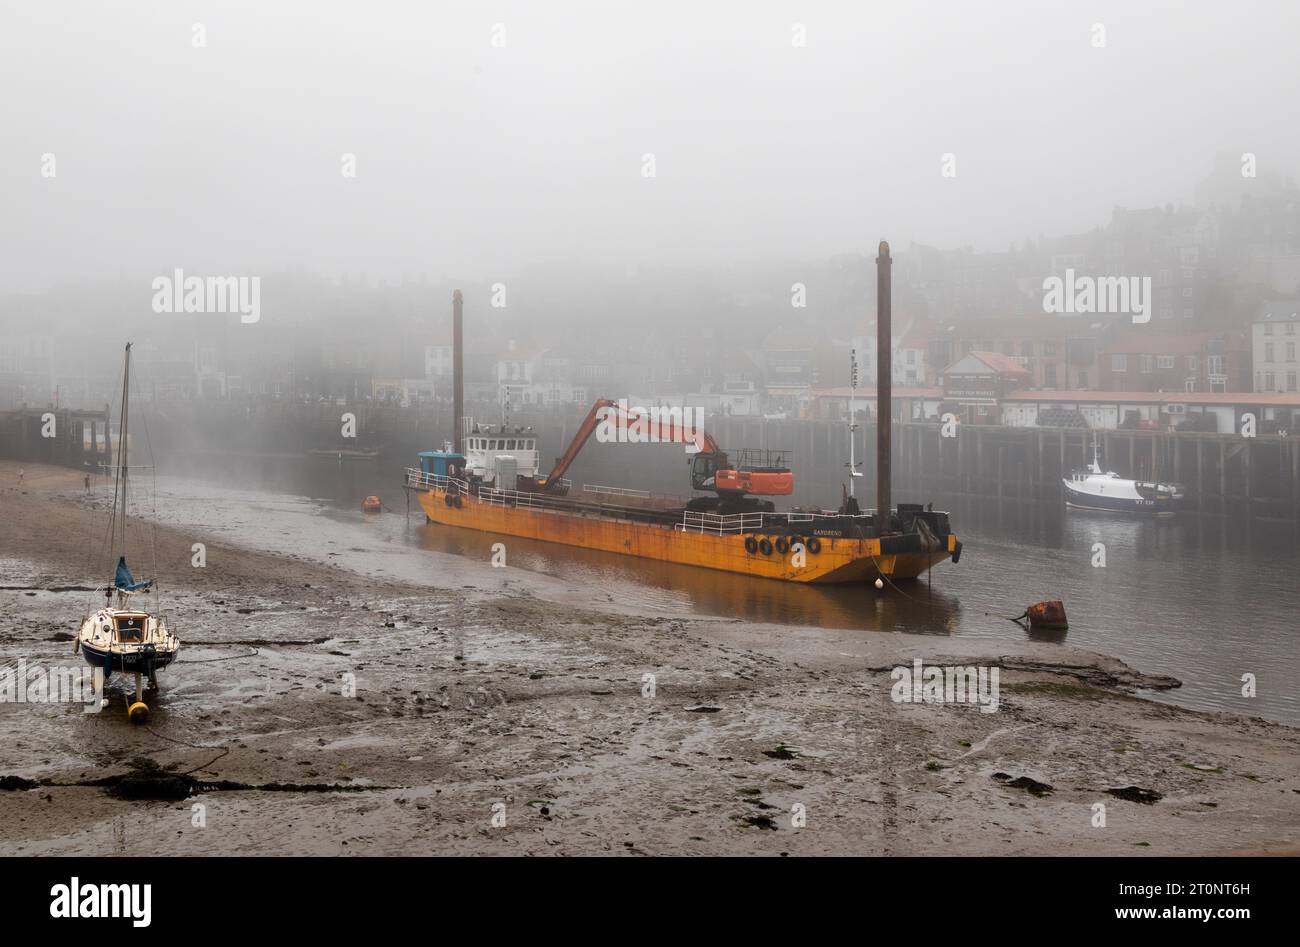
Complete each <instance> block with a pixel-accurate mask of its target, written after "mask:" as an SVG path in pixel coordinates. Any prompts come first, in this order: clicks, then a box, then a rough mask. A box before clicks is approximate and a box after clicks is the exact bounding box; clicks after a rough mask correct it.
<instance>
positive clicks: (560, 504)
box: [478, 487, 582, 512]
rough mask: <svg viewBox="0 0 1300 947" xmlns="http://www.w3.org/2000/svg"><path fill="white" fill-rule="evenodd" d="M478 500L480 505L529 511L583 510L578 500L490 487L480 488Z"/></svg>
mask: <svg viewBox="0 0 1300 947" xmlns="http://www.w3.org/2000/svg"><path fill="white" fill-rule="evenodd" d="M478 499H479V502H480V503H486V504H488V505H489V506H513V507H522V508H523V509H528V510H563V511H566V512H578V511H581V510H582V504H581V503H579V502H578V501H577V500H570V499H567V498H565V497H558V496H549V495H547V494H544V493H526V492H524V491H522V490H494V489H492V488H490V487H480V488H479V491H478Z"/></svg>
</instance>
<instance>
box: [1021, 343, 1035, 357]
mask: <svg viewBox="0 0 1300 947" xmlns="http://www.w3.org/2000/svg"><path fill="white" fill-rule="evenodd" d="M1020 354H1021V355H1023V356H1024V357H1025V358H1031V357H1032V356H1033V354H1034V343H1033V342H1021V343H1020Z"/></svg>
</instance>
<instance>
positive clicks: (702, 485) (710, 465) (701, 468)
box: [691, 451, 727, 490]
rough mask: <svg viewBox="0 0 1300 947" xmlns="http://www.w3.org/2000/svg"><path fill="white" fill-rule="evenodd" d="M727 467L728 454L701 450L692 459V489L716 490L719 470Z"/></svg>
mask: <svg viewBox="0 0 1300 947" xmlns="http://www.w3.org/2000/svg"><path fill="white" fill-rule="evenodd" d="M726 468H727V455H726V454H724V453H722V452H721V451H700V452H699V453H698V454H696V455H695V457H694V458H693V459H692V460H691V489H692V490H716V489H717V488H718V487H717V480H718V471H719V470H725V469H726Z"/></svg>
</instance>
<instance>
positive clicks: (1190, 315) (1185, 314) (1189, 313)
mask: <svg viewBox="0 0 1300 947" xmlns="http://www.w3.org/2000/svg"><path fill="white" fill-rule="evenodd" d="M1195 315H1196V310H1195V309H1191V308H1187V309H1184V310H1183V318H1184V319H1191V318H1193V317H1194V316H1195Z"/></svg>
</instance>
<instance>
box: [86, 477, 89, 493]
mask: <svg viewBox="0 0 1300 947" xmlns="http://www.w3.org/2000/svg"><path fill="white" fill-rule="evenodd" d="M86 492H87V493H89V492H90V474H86Z"/></svg>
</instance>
